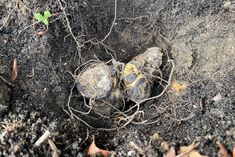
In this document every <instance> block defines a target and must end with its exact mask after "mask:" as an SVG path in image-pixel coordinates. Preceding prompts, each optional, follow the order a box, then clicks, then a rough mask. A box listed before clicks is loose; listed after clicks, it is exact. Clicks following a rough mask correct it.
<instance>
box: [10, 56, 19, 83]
mask: <svg viewBox="0 0 235 157" xmlns="http://www.w3.org/2000/svg"><path fill="white" fill-rule="evenodd" d="M17 76H18V66H17V59H16V58H14V59H13V64H12V72H11V79H12V80H13V81H15V80H16V79H17Z"/></svg>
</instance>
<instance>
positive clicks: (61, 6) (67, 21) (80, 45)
mask: <svg viewBox="0 0 235 157" xmlns="http://www.w3.org/2000/svg"><path fill="white" fill-rule="evenodd" d="M61 1H62V2H63V3H64V4H66V2H65V1H63V0H57V2H58V3H59V5H60V8H61V10H62V12H63V14H64V17H65V21H66V26H67V28H68V31H69V35H71V36H72V38H73V39H74V41H75V43H76V45H77V50H78V55H79V59H80V60H81V59H82V56H81V53H80V48H81V47H83V45H82V44H80V43H79V41H78V40H77V38H76V37H75V35H74V34H73V31H72V28H71V26H70V22H69V19H68V17H67V14H66V11H65V7H64V6H63V5H62V3H61Z"/></svg>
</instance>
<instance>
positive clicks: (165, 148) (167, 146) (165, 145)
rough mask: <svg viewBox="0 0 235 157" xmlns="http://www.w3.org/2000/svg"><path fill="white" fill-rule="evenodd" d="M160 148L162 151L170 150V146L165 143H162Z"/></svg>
mask: <svg viewBox="0 0 235 157" xmlns="http://www.w3.org/2000/svg"><path fill="white" fill-rule="evenodd" d="M161 147H162V148H163V150H164V151H168V150H169V149H170V146H169V144H168V143H167V142H166V141H163V142H162V143H161Z"/></svg>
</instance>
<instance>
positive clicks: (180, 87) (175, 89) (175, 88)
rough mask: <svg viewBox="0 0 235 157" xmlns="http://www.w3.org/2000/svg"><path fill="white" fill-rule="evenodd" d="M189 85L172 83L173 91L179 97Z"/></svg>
mask: <svg viewBox="0 0 235 157" xmlns="http://www.w3.org/2000/svg"><path fill="white" fill-rule="evenodd" d="M187 86H188V85H187V84H186V83H179V82H178V81H173V82H172V83H171V90H172V91H173V92H174V93H175V94H176V95H178V94H179V93H180V92H181V91H182V90H184V89H186V88H187Z"/></svg>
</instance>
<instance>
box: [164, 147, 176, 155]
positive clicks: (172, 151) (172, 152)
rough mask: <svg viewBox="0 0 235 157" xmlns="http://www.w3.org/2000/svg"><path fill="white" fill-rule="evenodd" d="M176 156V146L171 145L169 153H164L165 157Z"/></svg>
mask: <svg viewBox="0 0 235 157" xmlns="http://www.w3.org/2000/svg"><path fill="white" fill-rule="evenodd" d="M175 156H176V152H175V148H174V147H171V148H170V149H169V150H168V151H167V153H166V154H165V155H164V157H175Z"/></svg>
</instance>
